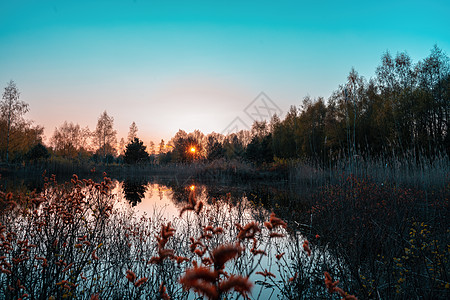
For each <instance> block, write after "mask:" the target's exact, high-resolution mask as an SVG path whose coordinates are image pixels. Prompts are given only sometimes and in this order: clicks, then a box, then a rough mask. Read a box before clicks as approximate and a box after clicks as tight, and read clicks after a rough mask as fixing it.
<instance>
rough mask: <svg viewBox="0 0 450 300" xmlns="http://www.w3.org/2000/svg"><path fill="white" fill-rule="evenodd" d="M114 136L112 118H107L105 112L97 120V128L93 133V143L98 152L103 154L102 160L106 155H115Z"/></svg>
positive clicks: (115, 140)
mask: <svg viewBox="0 0 450 300" xmlns="http://www.w3.org/2000/svg"><path fill="white" fill-rule="evenodd" d="M116 135H117V132H116V131H115V130H114V118H113V117H110V116H108V113H107V112H106V110H105V111H104V112H103V113H102V114H101V115H100V117H99V118H98V121H97V127H96V128H95V131H94V141H95V143H96V144H97V146H98V150H99V151H100V152H103V158H106V154H113V155H114V154H115V145H116V143H117V139H116Z"/></svg>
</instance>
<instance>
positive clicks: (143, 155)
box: [124, 137, 148, 164]
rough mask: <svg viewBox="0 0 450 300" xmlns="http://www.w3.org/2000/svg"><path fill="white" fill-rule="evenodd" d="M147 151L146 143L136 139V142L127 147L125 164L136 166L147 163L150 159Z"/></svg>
mask: <svg viewBox="0 0 450 300" xmlns="http://www.w3.org/2000/svg"><path fill="white" fill-rule="evenodd" d="M145 149H146V147H145V146H144V142H142V141H141V140H139V139H138V138H137V137H135V138H134V140H133V141H131V142H130V143H129V144H128V145H127V146H126V149H125V156H124V162H125V163H127V164H135V163H138V162H144V161H146V160H147V159H148V153H147V152H146V151H145Z"/></svg>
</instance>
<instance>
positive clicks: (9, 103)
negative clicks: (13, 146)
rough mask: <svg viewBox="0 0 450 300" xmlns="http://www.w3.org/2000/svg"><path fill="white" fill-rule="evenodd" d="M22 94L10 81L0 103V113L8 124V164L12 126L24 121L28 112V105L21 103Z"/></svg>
mask: <svg viewBox="0 0 450 300" xmlns="http://www.w3.org/2000/svg"><path fill="white" fill-rule="evenodd" d="M19 97H20V92H19V90H18V89H17V86H16V83H15V82H14V81H12V80H11V81H10V82H9V83H8V85H7V86H6V87H5V91H4V92H3V96H2V102H0V111H1V116H2V118H3V119H5V120H6V123H7V133H6V162H8V160H9V137H10V132H11V126H13V125H14V124H16V123H17V122H18V121H20V120H21V119H22V116H23V115H24V114H25V113H26V112H28V104H27V103H25V102H23V101H20V100H19Z"/></svg>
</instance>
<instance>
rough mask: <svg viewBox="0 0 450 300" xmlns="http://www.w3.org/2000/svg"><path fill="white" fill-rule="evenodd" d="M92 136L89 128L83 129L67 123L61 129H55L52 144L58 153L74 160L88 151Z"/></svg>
mask: <svg viewBox="0 0 450 300" xmlns="http://www.w3.org/2000/svg"><path fill="white" fill-rule="evenodd" d="M90 135H91V133H90V130H89V128H88V127H85V128H81V127H80V125H78V124H73V123H72V122H71V123H67V121H65V122H64V124H62V125H61V126H60V127H59V128H58V127H56V128H55V131H54V133H53V136H52V138H51V140H50V143H51V145H52V147H53V149H54V151H55V152H56V153H58V154H60V155H63V156H66V157H72V158H73V157H75V156H77V155H78V154H79V153H80V152H81V151H87V150H88V142H89V141H88V139H89V137H90Z"/></svg>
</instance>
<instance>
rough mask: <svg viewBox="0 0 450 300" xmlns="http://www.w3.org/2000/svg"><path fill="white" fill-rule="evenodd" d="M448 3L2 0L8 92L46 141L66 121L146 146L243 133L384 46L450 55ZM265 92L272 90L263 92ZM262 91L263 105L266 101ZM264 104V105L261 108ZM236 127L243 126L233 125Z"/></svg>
mask: <svg viewBox="0 0 450 300" xmlns="http://www.w3.org/2000/svg"><path fill="white" fill-rule="evenodd" d="M449 12H450V1H447V0H442V1H411V0H410V1H393V0H390V1H384V0H380V1H263V0H260V1H230V0H229V1H170V0H167V1H144V0H134V1H133V0H104V1H100V0H89V1H84V0H76V1H75V0H53V1H46V0H28V1H25V0H14V1H6V0H3V1H0V88H1V89H2V90H3V89H4V87H6V85H7V83H8V82H9V81H10V80H14V81H15V83H16V84H17V87H18V88H19V90H20V92H21V100H23V101H25V102H26V103H28V104H29V108H30V111H29V113H27V115H26V116H25V117H26V118H27V119H30V120H33V121H34V123H35V124H39V125H42V126H44V127H45V135H46V137H47V141H48V138H49V137H50V136H51V135H52V134H53V131H54V129H55V127H56V126H60V125H61V124H62V123H63V122H64V121H68V122H74V123H78V124H80V125H81V126H82V127H85V126H89V128H90V129H91V130H93V129H95V126H96V123H97V119H98V117H99V116H100V114H101V113H102V112H103V111H105V110H106V111H107V113H108V114H109V115H111V116H113V117H114V126H115V129H116V130H117V132H118V140H120V138H121V137H124V138H125V139H126V136H127V133H128V130H129V126H130V124H131V123H132V122H136V125H137V127H138V129H139V131H138V136H139V137H140V138H141V139H142V140H143V141H144V142H145V143H146V144H148V142H149V141H150V140H152V141H154V142H155V143H156V144H157V143H159V141H160V140H161V139H164V140H165V141H167V140H169V139H170V138H171V137H173V136H174V135H175V133H176V132H177V131H178V130H179V129H183V130H185V131H186V132H191V131H193V130H195V129H199V130H200V131H202V132H204V133H209V132H212V131H215V132H219V133H221V132H224V133H226V131H227V130H229V129H230V128H232V129H233V128H234V129H244V128H245V127H246V126H251V124H252V121H253V119H252V115H254V114H252V113H249V109H248V108H249V107H250V108H251V107H254V108H257V107H262V106H264V105H266V107H267V104H269V106H271V107H272V108H276V109H275V110H273V111H276V112H277V113H278V114H281V117H283V115H284V114H283V113H285V112H286V111H287V110H288V109H289V107H290V106H291V105H296V106H299V105H300V104H301V101H302V99H303V98H304V97H305V96H307V95H308V96H310V97H313V98H316V97H319V96H322V97H325V99H326V98H328V97H329V96H330V95H331V93H332V92H333V91H334V90H336V89H337V88H338V86H339V85H340V84H343V83H345V81H346V77H347V75H348V73H349V72H350V70H351V68H352V67H354V68H355V69H356V71H358V73H359V74H360V75H362V76H364V77H365V78H366V79H370V78H371V77H373V76H374V75H375V70H376V67H377V66H378V65H379V64H380V60H381V56H382V55H383V53H385V52H386V51H389V52H390V53H391V54H393V55H395V54H396V53H398V52H403V51H406V52H407V53H408V54H409V55H410V56H411V58H412V59H413V62H417V61H419V60H421V59H423V58H425V57H427V56H428V55H429V54H430V50H431V49H432V47H433V46H434V45H435V44H437V45H438V46H439V47H440V48H441V49H443V50H444V52H446V53H447V54H448V53H449V51H450V18H448V14H449ZM261 92H263V93H264V94H261ZM261 95H264V97H265V98H264V99H261V98H260V97H261ZM261 101H262V102H261ZM235 125H236V126H235Z"/></svg>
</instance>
